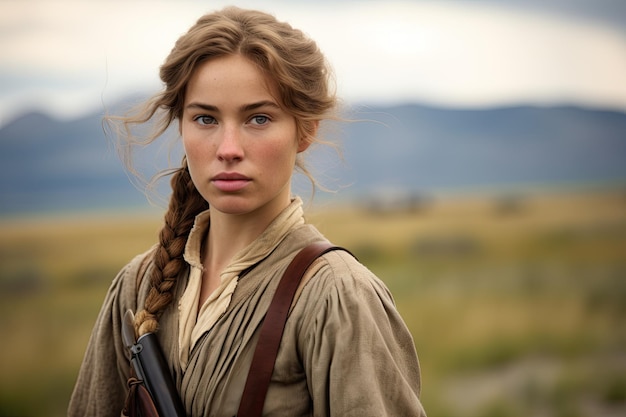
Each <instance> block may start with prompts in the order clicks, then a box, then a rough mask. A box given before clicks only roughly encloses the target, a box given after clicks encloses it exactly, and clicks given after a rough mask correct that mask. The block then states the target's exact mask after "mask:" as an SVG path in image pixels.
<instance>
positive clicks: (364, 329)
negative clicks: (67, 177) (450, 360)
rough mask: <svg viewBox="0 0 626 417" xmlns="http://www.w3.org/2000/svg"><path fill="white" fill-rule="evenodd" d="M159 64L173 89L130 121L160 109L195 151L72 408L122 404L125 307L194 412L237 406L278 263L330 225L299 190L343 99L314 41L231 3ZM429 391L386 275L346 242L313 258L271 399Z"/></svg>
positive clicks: (105, 317) (92, 354) (290, 403)
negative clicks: (154, 340)
mask: <svg viewBox="0 0 626 417" xmlns="http://www.w3.org/2000/svg"><path fill="white" fill-rule="evenodd" d="M160 75H161V79H162V80H163V82H164V84H165V88H164V91H163V92H162V93H161V94H160V95H158V96H156V97H155V98H154V99H153V100H151V101H150V102H149V103H148V104H147V107H146V110H145V114H143V115H141V116H139V117H136V118H130V119H127V120H126V124H127V125H131V124H136V123H142V122H145V121H148V120H150V119H154V118H157V117H158V116H162V117H161V121H162V123H161V124H160V126H161V129H160V130H159V131H157V132H155V135H154V136H155V137H156V136H158V135H159V134H160V133H162V132H163V131H164V130H165V129H167V127H168V126H169V125H171V124H173V123H175V124H177V125H178V129H179V132H180V135H181V138H182V143H183V148H184V151H185V157H184V159H183V163H182V166H181V167H180V169H178V170H177V171H176V172H175V174H174V175H173V178H172V189H173V192H172V196H171V199H170V206H169V209H168V211H167V213H166V214H165V224H164V226H163V229H162V231H161V233H160V237H159V243H158V245H156V248H154V249H153V250H151V251H149V252H147V253H145V254H143V255H139V256H138V257H136V258H135V259H134V260H132V261H131V262H130V263H129V264H128V265H127V266H126V267H125V268H124V269H123V270H122V271H121V272H120V274H119V275H118V276H117V277H116V278H115V280H114V281H113V283H112V286H111V288H110V290H109V293H108V295H107V297H106V299H105V302H104V305H103V307H102V310H101V313H100V315H99V317H98V320H97V323H96V325H95V327H94V330H93V333H92V336H91V339H90V341H89V346H88V348H87V352H86V355H85V359H84V362H83V365H82V367H81V371H80V374H79V377H78V380H77V383H76V387H75V390H74V393H73V395H72V400H71V402H70V408H69V415H81V416H84V415H89V416H113V415H119V414H120V410H121V409H122V407H123V403H124V399H125V396H126V391H127V388H126V381H127V379H128V377H129V353H128V352H127V349H126V347H125V346H124V342H123V341H122V330H121V327H122V320H123V318H122V316H123V314H124V312H125V311H126V310H128V309H131V310H132V311H137V312H138V313H137V314H136V316H135V319H136V322H135V327H136V333H137V334H138V335H142V334H145V333H146V332H155V331H156V332H157V335H158V338H159V342H160V344H161V347H162V349H163V351H164V354H165V357H166V361H167V363H168V365H169V367H170V371H171V373H172V376H173V379H174V381H175V384H176V386H177V389H178V391H179V394H180V397H181V399H182V402H183V404H184V407H185V409H186V412H187V414H188V415H190V416H205V415H207V416H208V415H211V416H234V415H235V414H236V413H237V408H238V405H239V402H240V400H241V396H242V391H243V387H244V384H245V380H246V377H247V371H248V369H249V367H250V363H251V359H252V354H253V352H254V348H255V346H256V341H257V339H258V331H259V326H260V324H261V323H262V321H263V317H264V314H265V312H266V311H267V308H268V305H269V303H270V301H271V299H272V296H273V293H274V290H275V288H276V285H277V283H278V281H279V280H280V278H281V275H282V273H283V272H284V270H285V268H286V266H287V264H288V263H289V262H290V261H291V259H292V258H293V257H294V256H295V255H296V254H297V253H298V252H299V251H300V249H302V248H303V247H305V246H306V245H307V244H309V243H311V242H315V241H324V240H325V239H324V237H323V236H322V235H321V234H320V233H319V232H318V231H317V230H316V229H315V228H314V227H313V226H311V225H308V224H306V223H305V221H304V218H303V213H302V202H301V200H300V199H299V198H297V197H296V198H292V197H291V195H290V185H291V175H292V172H293V170H294V167H302V165H301V161H300V154H301V153H303V152H304V151H305V150H306V149H307V148H308V147H309V146H310V145H311V143H313V142H314V141H315V140H316V139H315V135H316V133H317V130H318V126H319V123H320V121H322V120H324V119H327V118H329V117H332V115H333V113H332V112H333V111H334V110H335V104H336V99H335V97H334V94H333V92H331V91H330V89H329V71H328V69H327V66H326V62H325V60H324V57H323V55H322V54H321V52H320V51H319V49H318V48H317V46H316V44H315V43H314V42H313V41H311V40H309V39H308V38H306V37H305V36H304V35H303V34H302V32H300V31H298V30H295V29H293V28H292V27H291V26H289V25H288V24H286V23H281V22H277V21H276V20H275V19H274V18H273V17H272V16H269V15H266V14H264V13H260V12H255V11H246V10H241V9H237V8H226V9H224V10H222V11H220V12H216V13H212V14H208V15H206V16H204V17H202V18H201V19H200V20H199V21H198V22H197V23H196V24H195V25H194V26H193V27H192V28H191V29H190V30H189V32H188V33H187V34H185V35H183V36H182V37H181V38H180V39H179V40H178V41H177V43H176V45H175V47H174V49H173V50H172V52H171V53H170V55H169V56H168V58H167V60H166V61H165V64H164V65H163V66H162V67H161V72H160ZM209 207H210V210H209ZM144 271H145V272H144ZM144 276H145V279H143V277H144ZM419 391H420V373H419V365H418V361H417V357H416V354H415V347H414V345H413V340H412V338H411V335H410V334H409V332H408V330H407V328H406V326H405V324H404V323H403V321H402V319H401V318H400V316H399V314H398V312H397V311H396V308H395V306H394V303H393V300H392V298H391V295H390V294H389V292H388V290H387V289H386V288H385V286H384V284H383V283H382V282H381V281H380V280H378V279H377V278H376V277H375V276H374V275H373V274H372V273H371V272H370V271H368V270H367V269H366V268H365V267H364V266H362V265H361V264H359V263H358V262H357V261H356V260H355V259H354V258H353V257H352V256H350V255H349V254H347V253H346V252H343V251H334V252H331V253H328V254H325V255H323V256H322V257H320V258H318V259H317V260H316V262H315V263H314V264H313V265H312V266H311V268H310V269H309V270H308V272H307V274H306V275H305V278H304V281H303V284H301V286H300V287H299V289H298V295H297V299H296V301H295V303H294V304H293V306H292V311H291V313H290V316H289V318H288V320H287V323H286V326H285V331H284V334H283V338H282V341H281V345H280V350H279V352H278V356H277V359H276V365H275V367H274V372H273V374H272V380H271V384H270V386H269V389H268V392H267V396H266V401H265V406H264V414H265V415H271V416H311V415H315V416H327V415H328V416H359V417H362V416H409V415H410V416H418V415H423V414H424V412H423V409H422V406H421V403H420V400H419Z"/></svg>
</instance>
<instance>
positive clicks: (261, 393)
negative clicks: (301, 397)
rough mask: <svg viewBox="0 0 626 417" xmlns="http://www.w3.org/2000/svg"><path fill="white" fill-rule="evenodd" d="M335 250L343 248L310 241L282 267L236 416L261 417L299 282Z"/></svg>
mask: <svg viewBox="0 0 626 417" xmlns="http://www.w3.org/2000/svg"><path fill="white" fill-rule="evenodd" d="M337 249H341V250H345V249H343V248H340V247H338V246H333V245H331V244H330V243H328V242H316V243H311V244H310V245H309V246H307V247H305V248H304V249H302V250H301V251H300V253H298V254H297V255H296V257H295V258H294V259H293V261H291V263H290V264H289V266H288V267H287V269H286V270H285V274H284V275H283V277H282V279H281V280H280V283H279V284H278V288H276V293H275V294H274V298H273V299H272V303H271V304H270V307H269V309H268V310H267V314H266V315H265V320H264V321H263V325H262V326H261V333H260V334H259V340H258V342H257V346H256V350H255V351H254V356H253V357H252V365H251V366H250V371H249V372H248V379H247V380H246V385H245V387H244V390H243V396H242V398H241V403H240V404H239V411H238V412H237V416H238V417H260V416H261V415H262V413H263V404H265V396H266V394H267V389H268V387H269V384H270V379H271V378H272V372H273V371H274V363H275V362H276V355H277V354H278V347H279V346H280V339H281V338H282V335H283V330H284V329H285V322H286V321H287V315H288V314H289V309H290V308H291V303H292V302H293V297H294V295H295V293H296V290H297V289H298V285H299V284H300V281H301V280H302V277H303V276H304V273H305V272H306V270H307V269H308V268H309V266H311V264H312V263H313V261H314V260H315V259H317V258H318V257H320V256H322V255H323V254H325V253H326V252H329V251H332V250H337Z"/></svg>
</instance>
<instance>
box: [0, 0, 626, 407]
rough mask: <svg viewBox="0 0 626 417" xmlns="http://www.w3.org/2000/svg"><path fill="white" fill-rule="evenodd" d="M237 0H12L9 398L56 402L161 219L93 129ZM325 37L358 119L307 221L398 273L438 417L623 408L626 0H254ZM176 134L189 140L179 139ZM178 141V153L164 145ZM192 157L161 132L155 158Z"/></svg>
mask: <svg viewBox="0 0 626 417" xmlns="http://www.w3.org/2000/svg"><path fill="white" fill-rule="evenodd" d="M227 4H228V2H223V1H191V0H183V1H173V0H170V1H165V0H161V1H159V0H152V1H139V0H132V1H121V0H114V1H104V0H93V1H86V0H85V1H65V0H55V1H51V0H25V1H21V0H2V1H0V56H1V57H2V58H1V59H0V334H1V335H2V336H0V337H1V338H2V341H3V342H2V343H0V416H62V415H65V408H66V406H67V402H68V399H69V396H70V394H71V390H72V387H73V384H74V380H75V378H76V374H77V372H78V368H79V366H80V362H81V360H82V355H83V353H84V349H85V347H86V344H87V341H88V338H89V334H90V331H91V326H92V325H93V322H94V320H95V318H96V315H97V312H98V310H99V308H100V305H101V303H102V301H103V298H104V295H105V292H106V290H107V288H108V285H109V284H110V282H111V280H112V278H113V277H114V276H115V274H116V273H117V271H119V269H120V268H121V267H122V266H123V265H124V264H125V263H126V262H128V260H129V259H131V258H132V257H133V256H134V255H135V254H137V253H139V252H141V251H144V250H145V249H147V248H148V247H149V246H150V245H152V243H153V242H154V241H155V240H156V236H157V233H158V230H159V227H160V222H161V216H162V213H163V210H164V203H163V200H164V199H166V198H167V192H168V191H167V189H168V188H167V181H165V183H162V184H159V185H158V186H157V187H156V194H150V196H151V197H153V198H151V200H152V202H151V201H148V198H146V195H144V193H143V192H142V191H143V190H142V189H141V187H138V186H137V180H135V179H133V177H132V176H130V175H129V174H127V173H126V172H125V170H124V167H123V165H122V164H121V163H120V161H119V158H118V156H117V153H116V149H115V138H114V137H111V136H107V135H106V134H105V133H104V131H103V128H102V117H103V115H104V114H105V113H114V114H117V113H119V112H120V111H122V110H123V109H125V108H127V107H128V106H130V105H132V104H136V103H138V102H140V101H141V99H143V98H145V97H148V96H149V95H150V94H152V93H154V92H156V91H158V89H159V87H160V84H159V80H158V68H159V65H160V64H161V62H162V61H163V60H164V58H165V56H166V55H167V54H168V52H169V50H170V49H171V47H172V46H173V44H174V42H175V41H176V39H177V38H178V37H179V36H180V35H181V34H182V33H184V32H185V31H186V30H187V29H188V28H189V26H191V25H192V24H193V22H194V21H195V20H196V19H197V18H198V17H199V16H201V15H202V14H203V13H205V12H208V11H211V10H214V9H218V8H221V7H223V6H225V5H227ZM237 5H239V6H242V7H252V8H258V9H262V10H265V11H269V12H271V13H272V14H274V15H276V16H277V17H278V18H279V19H280V20H286V21H288V22H290V23H291V24H292V25H293V26H295V27H297V28H300V29H302V30H303V31H304V32H306V33H308V34H309V35H310V36H311V37H312V38H313V39H315V40H316V41H317V42H318V44H319V46H320V48H321V49H322V50H323V51H324V52H325V54H326V55H327V58H328V59H329V61H330V62H331V64H332V66H333V68H334V70H335V74H336V79H337V89H338V94H339V95H340V97H342V98H343V100H344V105H345V108H346V115H347V117H349V118H351V119H353V120H356V121H354V122H350V123H342V124H338V125H332V126H327V127H326V128H325V129H324V133H325V138H326V139H329V140H330V141H333V142H336V143H338V144H339V145H340V147H341V149H342V150H343V157H341V156H339V155H337V154H336V153H335V151H334V150H333V149H331V148H328V147H320V148H318V149H315V150H314V151H313V153H312V154H311V155H310V159H309V163H310V165H311V167H312V169H313V171H314V174H315V176H316V178H317V179H318V180H319V181H320V182H321V184H322V185H323V186H324V187H325V188H326V189H327V190H318V191H317V192H316V194H315V198H314V199H313V198H312V196H311V190H310V186H309V185H308V184H307V183H306V181H304V180H303V179H301V178H297V181H296V185H295V189H294V192H296V193H298V194H301V195H302V196H303V197H304V198H305V200H307V201H308V202H309V205H308V211H309V220H310V221H311V222H313V223H315V224H316V225H317V226H318V228H319V229H320V230H322V231H323V232H324V233H325V234H326V235H327V236H328V237H329V238H330V239H331V240H333V241H335V242H336V243H338V244H340V245H344V246H347V247H349V248H350V249H351V250H353V252H355V254H357V256H358V257H359V258H360V259H361V261H362V262H364V263H365V264H366V265H368V267H370V269H372V270H373V271H374V272H375V273H376V274H378V275H379V276H380V277H381V278H382V279H383V280H384V281H385V282H386V283H387V285H388V286H389V287H390V289H391V291H392V293H393V294H394V296H395V298H396V302H397V304H398V308H399V309H400V312H401V313H402V315H403V317H404V318H405V320H406V322H407V325H408V326H409V328H410V330H411V332H412V334H413V336H414V339H415V344H416V346H417V351H418V355H419V357H420V360H421V365H422V372H423V392H422V400H423V402H424V405H425V408H426V410H427V412H428V413H429V415H430V416H459V417H462V416H471V417H509V416H510V417H513V416H528V415H533V416H546V417H547V416H559V417H577V416H600V417H602V416H623V415H626V326H624V322H625V319H626V81H625V80H626V3H625V2H623V1H621V0H553V1H550V2H544V1H539V0H500V1H495V0H494V1H489V0H465V1H463V0H457V1H453V0H450V1H445V0H444V1H442V0H440V1H428V0H422V1H419V0H415V1H382V0H372V1H351V0H343V1H337V0H335V1H325V0H316V1H312V0H301V1H278V0H274V1H271V0H259V1H254V2H252V1H240V2H237ZM174 139H175V138H174ZM168 159H169V160H171V162H168ZM179 160H180V147H176V146H175V145H174V147H173V149H170V146H169V145H168V140H167V138H166V139H164V141H163V143H161V144H157V146H155V147H153V148H152V149H148V150H145V151H142V152H141V153H140V154H139V155H138V167H139V168H140V169H141V170H142V172H143V173H144V174H145V175H146V176H147V177H150V176H151V175H153V174H155V173H156V172H157V171H158V170H160V169H164V168H166V167H167V164H168V163H170V164H172V165H176V163H177V162H178V161H179Z"/></svg>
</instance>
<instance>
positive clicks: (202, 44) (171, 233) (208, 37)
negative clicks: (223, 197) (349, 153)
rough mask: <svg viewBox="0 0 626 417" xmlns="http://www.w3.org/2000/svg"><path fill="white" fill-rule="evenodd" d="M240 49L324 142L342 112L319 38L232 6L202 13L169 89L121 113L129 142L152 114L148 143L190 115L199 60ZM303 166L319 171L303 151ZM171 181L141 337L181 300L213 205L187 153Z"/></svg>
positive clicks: (164, 71)
mask: <svg viewBox="0 0 626 417" xmlns="http://www.w3.org/2000/svg"><path fill="white" fill-rule="evenodd" d="M234 54H240V55H242V56H244V57H246V58H247V59H249V60H250V61H251V62H253V63H254V64H255V65H257V67H258V68H259V69H260V70H261V71H263V73H264V74H266V75H267V76H268V77H269V79H271V80H272V81H273V82H274V83H275V86H276V89H277V93H278V95H279V97H278V99H279V100H280V102H281V104H282V105H283V106H284V109H285V110H286V111H287V112H289V113H290V114H291V115H293V116H294V118H295V120H296V129H297V133H298V139H299V140H306V141H308V142H314V141H316V140H317V139H316V138H315V137H314V134H315V132H316V126H317V123H318V122H319V121H321V120H324V119H331V118H335V111H336V105H337V99H336V96H335V91H334V89H331V79H332V76H331V71H330V68H329V66H328V64H327V62H326V59H325V57H324V55H323V54H322V53H321V51H320V49H319V48H318V46H317V45H316V43H315V42H314V41H313V40H311V39H309V38H308V37H307V36H306V35H305V34H303V33H302V32H301V31H300V30H298V29H294V28H293V27H291V26H290V25H289V24H288V23H284V22H279V21H277V20H276V18H275V17H273V16H272V15H269V14H266V13H263V12H259V11H253V10H243V9H239V8H236V7H228V8H225V9H223V10H221V11H218V12H214V13H210V14H207V15H205V16H202V17H201V18H200V19H199V20H198V21H197V22H196V24H195V25H194V26H192V27H191V28H190V29H189V31H188V32H187V33H186V34H184V35H183V36H181V37H180V38H179V39H178V41H177V42H176V44H175V46H174V48H173V49H172V51H171V52H170V54H169V56H168V57H167V59H166V60H165V63H164V64H163V65H162V66H161V69H160V77H161V80H162V81H163V83H164V85H165V87H164V90H163V91H162V92H160V93H159V94H157V95H155V96H154V97H153V98H151V99H150V100H149V101H147V102H146V103H145V105H144V106H143V107H142V108H141V110H140V111H139V112H138V113H136V114H135V115H132V116H128V117H123V118H118V119H117V121H120V122H121V124H122V126H123V133H122V136H123V137H124V138H125V139H126V141H127V142H126V144H127V145H128V144H130V143H132V142H133V140H134V139H133V135H132V134H131V133H130V132H131V127H132V126H135V125H140V124H143V123H146V122H148V121H154V122H156V124H155V125H154V126H155V127H154V131H153V132H152V134H151V135H150V136H149V138H148V140H147V141H146V142H151V141H153V140H155V139H156V138H158V137H159V136H161V135H162V134H163V133H165V131H166V130H167V129H168V128H169V127H170V126H171V125H172V124H173V123H174V122H176V121H177V120H180V118H181V117H182V114H183V105H184V100H185V91H186V87H187V84H188V83H189V80H190V78H191V75H192V74H193V72H194V70H195V69H196V68H197V67H198V65H199V64H200V63H201V62H205V61H207V60H211V59H214V58H218V57H223V56H227V55H234ZM126 161H127V162H128V159H126ZM296 168H298V169H300V170H301V171H303V172H304V173H305V174H306V175H307V176H309V178H311V177H310V174H309V173H308V171H307V170H306V167H305V166H304V164H303V162H302V160H301V159H300V157H298V160H297V161H296ZM171 186H172V195H171V197H170V202H169V208H168V210H167V212H166V214H165V218H164V226H163V228H162V230H161V232H160V235H159V244H158V247H157V249H156V251H155V254H154V268H150V269H149V271H150V275H149V279H150V291H149V293H148V296H147V299H146V302H145V305H144V309H143V310H141V311H139V312H138V314H137V315H136V319H135V328H136V333H137V335H138V336H140V335H143V334H145V333H148V332H154V331H156V330H157V328H158V318H159V316H160V314H161V313H162V312H163V311H164V310H165V309H166V308H167V307H168V306H169V305H170V304H171V301H172V299H173V292H174V289H175V284H176V281H177V279H178V276H179V275H180V274H181V273H182V272H184V271H185V270H186V268H188V266H187V265H186V263H185V262H184V260H183V252H184V248H185V243H186V241H187V238H188V236H189V232H190V230H191V227H192V226H193V221H194V219H195V216H196V215H197V214H198V213H200V212H201V211H203V210H206V209H207V208H208V203H207V202H206V201H205V200H204V199H203V198H202V196H200V194H199V193H198V191H197V189H196V188H195V186H194V184H193V182H192V181H191V177H190V175H189V170H188V168H187V162H186V159H185V158H183V161H182V164H181V167H180V168H178V169H176V170H175V171H173V176H172V179H171Z"/></svg>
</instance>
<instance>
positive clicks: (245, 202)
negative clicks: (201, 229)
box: [180, 55, 308, 219]
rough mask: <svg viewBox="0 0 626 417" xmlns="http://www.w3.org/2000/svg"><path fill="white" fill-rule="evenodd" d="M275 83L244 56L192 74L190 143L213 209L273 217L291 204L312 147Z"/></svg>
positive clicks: (196, 173) (196, 177)
mask: <svg viewBox="0 0 626 417" xmlns="http://www.w3.org/2000/svg"><path fill="white" fill-rule="evenodd" d="M268 81H269V80H267V78H266V77H265V76H264V75H263V74H262V73H261V72H260V71H259V70H258V69H257V68H256V67H255V66H254V64H252V63H251V62H250V61H248V60H247V59H246V58H244V57H242V56H240V55H231V56H226V57H221V58H217V59H212V60H209V61H207V62H204V63H202V64H200V65H199V66H198V67H197V68H196V69H195V71H194V73H193V75H192V77H191V79H190V82H189V84H188V86H187V90H186V94H185V103H184V109H183V116H182V120H181V121H180V126H181V133H182V138H183V146H184V149H185V154H186V155H187V163H188V165H189V172H190V174H191V178H192V180H193V182H194V184H195V186H196V188H197V189H198V191H199V192H200V194H201V195H202V196H203V197H204V198H205V199H206V200H207V201H208V203H209V205H210V206H211V210H212V211H215V210H217V211H219V212H221V213H225V214H237V215H243V214H245V215H248V214H250V215H261V216H269V218H270V219H273V218H274V217H275V216H276V215H278V213H280V211H282V210H283V209H284V208H285V207H286V206H287V205H288V204H289V201H290V186H291V175H292V173H293V169H294V165H295V160H296V154H297V153H298V152H301V151H303V150H305V149H306V147H307V146H308V145H307V141H298V138H297V134H296V121H295V119H294V117H293V116H291V115H290V114H288V113H287V112H285V111H284V110H283V109H282V107H281V103H279V102H278V101H277V99H276V98H275V97H277V95H276V94H274V88H275V87H274V84H273V83H272V82H268Z"/></svg>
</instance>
